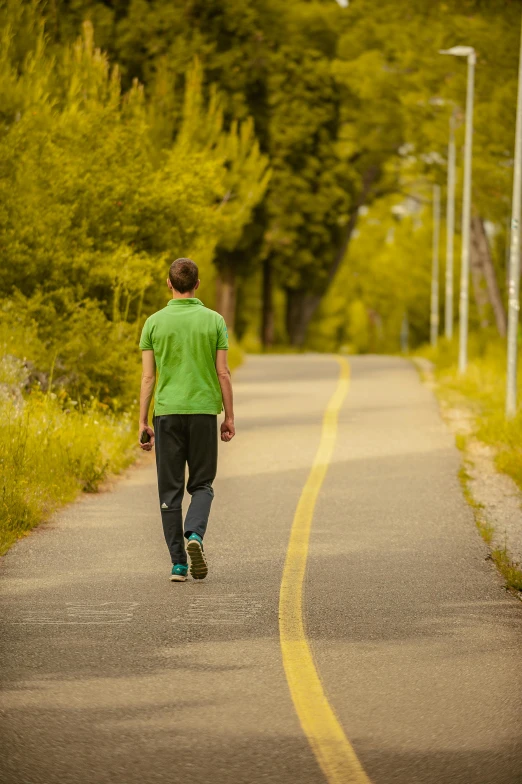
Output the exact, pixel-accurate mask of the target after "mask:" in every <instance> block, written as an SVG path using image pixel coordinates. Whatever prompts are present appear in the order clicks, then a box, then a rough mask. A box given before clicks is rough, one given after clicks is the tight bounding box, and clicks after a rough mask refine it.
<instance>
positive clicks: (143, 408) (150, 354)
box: [138, 349, 156, 452]
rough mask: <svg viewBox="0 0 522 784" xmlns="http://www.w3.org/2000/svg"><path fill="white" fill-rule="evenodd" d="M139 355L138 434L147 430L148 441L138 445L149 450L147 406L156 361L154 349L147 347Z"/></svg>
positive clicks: (149, 399) (154, 380) (149, 428)
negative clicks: (140, 358) (140, 363)
mask: <svg viewBox="0 0 522 784" xmlns="http://www.w3.org/2000/svg"><path fill="white" fill-rule="evenodd" d="M141 357H142V363H143V369H142V372H141V393H140V432H139V436H141V434H142V432H143V431H144V430H146V431H147V432H148V434H149V436H150V441H149V442H148V443H147V444H142V443H141V442H140V446H141V448H142V449H143V450H144V451H145V452H150V450H151V449H152V447H153V446H154V430H153V429H152V428H151V427H149V407H150V401H151V400H152V393H153V392H154V386H155V384H156V361H155V359H154V351H150V350H148V349H147V350H145V351H142V352H141ZM139 436H138V438H139Z"/></svg>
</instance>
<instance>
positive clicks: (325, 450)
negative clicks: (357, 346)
mask: <svg viewBox="0 0 522 784" xmlns="http://www.w3.org/2000/svg"><path fill="white" fill-rule="evenodd" d="M337 359H338V361H339V364H340V374H339V380H338V382H337V387H336V389H335V392H334V393H333V395H332V397H331V399H330V401H329V403H328V406H327V407H326V411H325V413H324V418H323V427H322V432H321V441H320V443H319V447H318V449H317V453H316V455H315V459H314V462H313V464H312V468H311V470H310V474H309V475H308V479H307V480H306V484H305V486H304V488H303V491H302V493H301V497H300V499H299V503H298V504H297V509H296V511H295V516H294V521H293V523H292V529H291V531H290V541H289V544H288V550H287V553H286V560H285V566H284V570H283V578H282V580H281V591H280V594H279V637H280V641H281V651H282V655H283V665H284V668H285V673H286V679H287V681H288V686H289V689H290V694H291V696H292V700H293V702H294V707H295V709H296V712H297V715H298V717H299V721H300V722H301V727H302V728H303V731H304V733H305V735H306V737H307V738H308V741H309V743H310V746H311V747H312V751H313V752H314V754H315V756H316V758H317V761H318V762H319V765H320V766H321V769H322V771H323V773H324V775H325V776H326V779H327V781H328V782H330V784H370V779H369V778H368V776H367V775H366V773H365V772H364V770H363V768H362V765H361V763H360V762H359V760H358V759H357V756H356V754H355V751H354V750H353V748H352V746H351V744H350V742H349V740H348V738H347V737H346V735H345V734H344V731H343V728H342V727H341V725H340V724H339V721H338V719H337V717H336V715H335V713H334V711H333V709H332V707H331V706H330V703H329V702H328V699H327V697H326V695H325V693H324V689H323V686H322V683H321V679H320V677H319V674H318V672H317V670H316V668H315V664H314V660H313V657H312V652H311V650H310V646H309V645H308V642H307V639H306V632H305V628H304V623H303V581H304V576H305V571H306V560H307V557H308V545H309V541H310V530H311V527H312V519H313V515H314V508H315V504H316V501H317V497H318V495H319V491H320V489H321V485H322V484H323V480H324V477H325V475H326V471H327V468H328V464H329V462H330V460H331V457H332V452H333V449H334V445H335V438H336V435H337V419H338V415H339V411H340V408H341V406H342V404H343V401H344V399H345V397H346V394H347V392H348V384H349V377H350V367H349V365H348V362H347V361H346V360H345V359H344V358H342V357H337Z"/></svg>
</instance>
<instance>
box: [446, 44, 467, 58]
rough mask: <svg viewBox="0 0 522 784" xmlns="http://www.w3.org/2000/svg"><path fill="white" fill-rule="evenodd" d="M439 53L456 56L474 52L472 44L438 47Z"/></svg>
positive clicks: (465, 55)
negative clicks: (448, 47)
mask: <svg viewBox="0 0 522 784" xmlns="http://www.w3.org/2000/svg"><path fill="white" fill-rule="evenodd" d="M439 54H453V55H455V56H456V57H469V56H470V55H472V54H475V50H474V49H473V47H472V46H452V47H451V49H439Z"/></svg>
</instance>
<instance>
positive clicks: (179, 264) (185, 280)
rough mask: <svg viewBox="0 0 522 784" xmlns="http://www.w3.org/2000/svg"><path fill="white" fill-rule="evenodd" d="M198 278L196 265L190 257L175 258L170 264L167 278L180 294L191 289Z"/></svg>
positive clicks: (194, 286)
mask: <svg viewBox="0 0 522 784" xmlns="http://www.w3.org/2000/svg"><path fill="white" fill-rule="evenodd" d="M198 278H199V270H198V265H197V264H194V262H193V261H192V259H176V261H173V262H172V264H171V265H170V269H169V280H170V282H171V283H172V288H173V289H176V291H179V293H180V294H186V293H187V291H193V289H195V288H196V283H197V282H198Z"/></svg>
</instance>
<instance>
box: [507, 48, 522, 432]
mask: <svg viewBox="0 0 522 784" xmlns="http://www.w3.org/2000/svg"><path fill="white" fill-rule="evenodd" d="M521 184H522V33H521V39H520V57H519V62H518V97H517V123H516V130H515V166H514V172H513V202H512V206H511V209H512V217H511V253H510V259H509V298H508V335H507V388H506V416H507V417H512V416H514V415H515V414H516V411H517V353H518V345H517V344H518V312H519V310H520V302H519V294H520V198H521V194H520V188H521Z"/></svg>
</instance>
